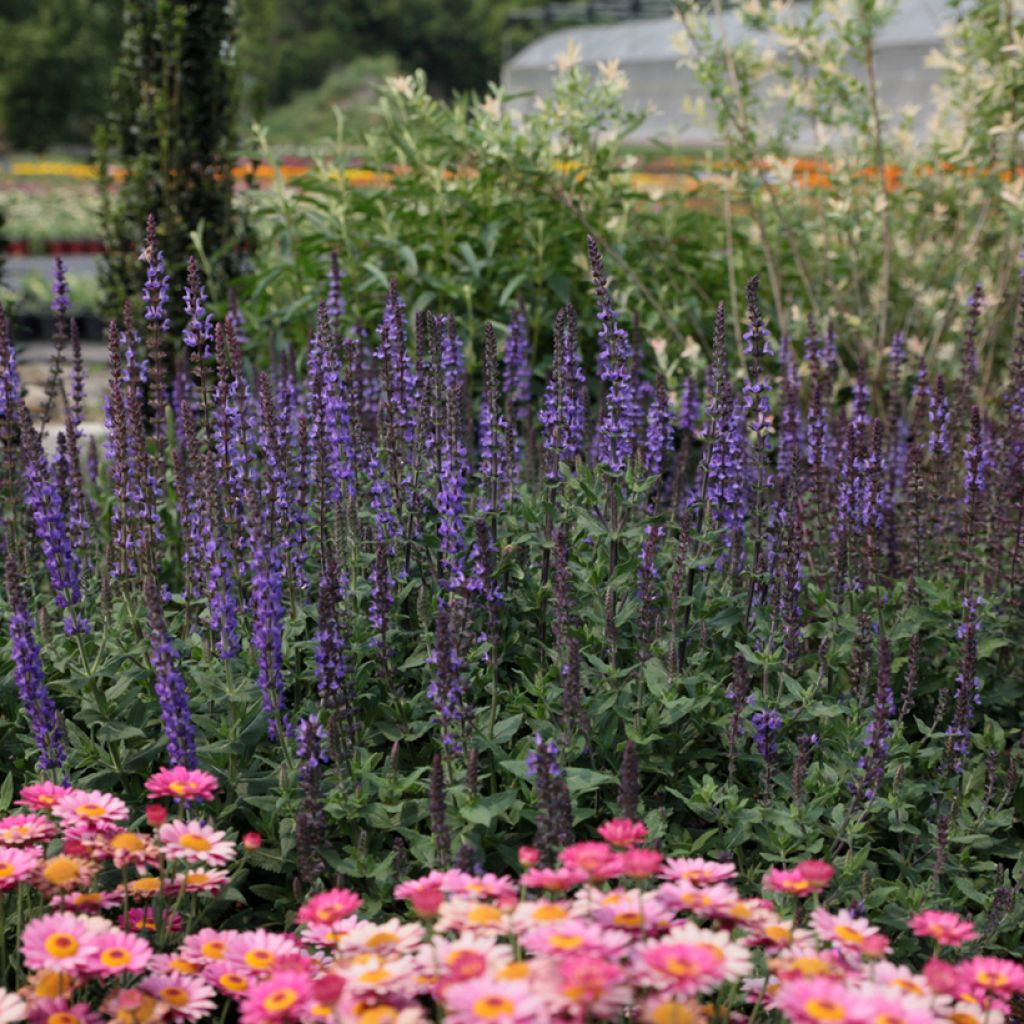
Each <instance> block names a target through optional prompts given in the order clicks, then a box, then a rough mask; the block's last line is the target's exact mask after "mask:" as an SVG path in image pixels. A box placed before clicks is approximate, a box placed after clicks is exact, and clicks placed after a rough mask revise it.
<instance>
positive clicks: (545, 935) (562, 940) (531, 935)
mask: <svg viewBox="0 0 1024 1024" xmlns="http://www.w3.org/2000/svg"><path fill="white" fill-rule="evenodd" d="M630 941H631V939H630V936H629V934H628V933H627V932H624V931H618V930H616V929H613V928H602V927H601V926H600V925H599V924H595V923H594V922H593V921H583V920H579V919H576V918H569V919H568V920H566V921H559V922H558V923H556V924H551V925H545V926H544V927H541V928H531V929H529V931H525V932H523V934H522V935H521V936H520V937H519V942H520V944H521V945H522V947H523V949H526V950H529V952H531V953H532V954H533V955H534V956H538V957H540V956H546V957H561V956H569V955H570V954H574V953H593V954H595V955H598V956H605V957H616V956H619V955H620V954H621V953H622V952H623V951H624V950H625V948H626V947H627V946H628V945H629V943H630Z"/></svg>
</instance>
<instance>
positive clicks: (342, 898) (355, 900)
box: [296, 889, 363, 924]
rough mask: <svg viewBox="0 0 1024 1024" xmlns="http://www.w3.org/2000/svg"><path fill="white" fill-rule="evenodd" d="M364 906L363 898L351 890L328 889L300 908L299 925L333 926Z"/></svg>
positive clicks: (297, 916) (297, 918)
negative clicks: (332, 924) (333, 923)
mask: <svg viewBox="0 0 1024 1024" xmlns="http://www.w3.org/2000/svg"><path fill="white" fill-rule="evenodd" d="M362 904H363V899H362V897H361V896H357V895H356V894H355V893H354V892H352V891H351V890H349V889H328V890H327V892H321V893H317V895H316V896H313V897H312V898H310V899H308V900H306V902H305V903H303V904H302V906H301V907H299V912H298V914H297V915H296V920H297V921H298V922H299V924H331V923H332V922H334V921H340V920H341V919H342V918H343V917H349V916H350V915H351V914H353V913H355V911H356V910H358V909H359V907H361V906H362Z"/></svg>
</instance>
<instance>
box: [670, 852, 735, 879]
mask: <svg viewBox="0 0 1024 1024" xmlns="http://www.w3.org/2000/svg"><path fill="white" fill-rule="evenodd" d="M661 877H662V878H665V879H668V880H669V881H671V882H689V883H690V884H691V885H714V884H715V883H716V882H724V881H726V879H729V878H735V877H736V865H735V864H730V863H728V862H722V863H719V862H718V861H714V860H705V859H704V858H703V857H672V858H670V859H669V860H667V861H665V863H664V864H663V865H662V868H661Z"/></svg>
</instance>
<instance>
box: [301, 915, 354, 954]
mask: <svg viewBox="0 0 1024 1024" xmlns="http://www.w3.org/2000/svg"><path fill="white" fill-rule="evenodd" d="M360 923H361V922H360V919H359V918H358V917H357V916H356V915H355V914H353V915H352V916H351V917H343V918H342V919H341V920H340V921H333V922H332V923H331V924H307V925H305V926H304V927H303V929H302V941H303V942H305V943H306V944H307V945H310V946H329V947H337V945H338V943H339V942H341V940H342V939H343V938H345V936H346V935H348V933H349V932H350V931H352V929H353V928H355V927H356V925H358V924H360Z"/></svg>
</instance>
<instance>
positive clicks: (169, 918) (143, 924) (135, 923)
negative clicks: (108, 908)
mask: <svg viewBox="0 0 1024 1024" xmlns="http://www.w3.org/2000/svg"><path fill="white" fill-rule="evenodd" d="M160 921H161V924H162V925H163V927H164V928H165V929H167V930H168V931H172V932H180V931H181V929H182V927H183V925H184V922H183V920H182V917H181V914H179V913H178V912H177V911H176V910H174V911H170V912H168V911H167V910H164V912H163V914H162V915H161V918H160ZM156 925H157V922H156V918H154V917H153V908H152V907H132V909H131V910H129V911H128V913H127V914H125V915H124V916H123V917H122V918H121V927H122V928H125V929H127V930H128V931H130V932H141V933H146V932H155V931H156Z"/></svg>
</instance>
